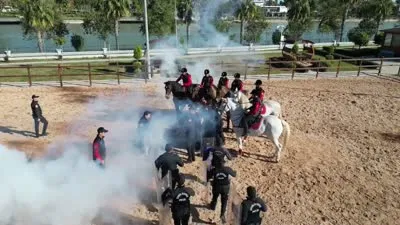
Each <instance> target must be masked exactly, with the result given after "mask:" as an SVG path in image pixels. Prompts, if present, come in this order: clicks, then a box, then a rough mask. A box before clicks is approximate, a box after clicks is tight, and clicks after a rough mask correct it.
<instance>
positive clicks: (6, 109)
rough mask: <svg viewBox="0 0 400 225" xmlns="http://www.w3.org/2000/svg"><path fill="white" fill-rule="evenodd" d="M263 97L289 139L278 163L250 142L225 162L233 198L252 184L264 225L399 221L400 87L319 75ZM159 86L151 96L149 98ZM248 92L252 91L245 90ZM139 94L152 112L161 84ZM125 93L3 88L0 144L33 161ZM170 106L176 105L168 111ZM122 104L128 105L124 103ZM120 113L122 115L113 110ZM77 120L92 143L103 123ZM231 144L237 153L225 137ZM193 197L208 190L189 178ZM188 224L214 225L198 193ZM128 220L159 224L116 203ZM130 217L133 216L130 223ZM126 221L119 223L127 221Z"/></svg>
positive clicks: (270, 85)
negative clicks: (40, 126)
mask: <svg viewBox="0 0 400 225" xmlns="http://www.w3.org/2000/svg"><path fill="white" fill-rule="evenodd" d="M265 83H266V85H265V87H264V88H265V90H266V93H267V94H266V96H268V97H270V98H271V99H274V100H277V101H278V102H280V103H281V104H282V107H283V115H284V119H285V120H286V121H287V122H288V123H289V124H290V126H291V130H292V135H291V137H290V139H289V146H288V148H287V149H286V150H285V152H284V154H283V157H282V161H281V162H280V163H278V164H276V163H271V162H269V160H268V157H269V156H271V155H272V153H273V147H272V144H271V143H270V142H269V141H266V140H264V139H262V138H250V139H249V142H248V143H247V145H246V146H245V151H247V152H249V155H246V156H243V157H240V158H235V159H234V160H233V161H232V162H230V163H229V165H230V166H231V167H232V168H234V169H235V170H237V171H238V178H237V181H239V182H238V183H240V185H239V187H240V189H238V191H239V193H240V194H241V195H242V196H244V193H245V187H246V186H247V185H255V186H256V187H257V189H258V192H259V195H260V196H261V197H262V198H263V199H265V200H266V201H267V203H268V207H269V211H268V213H267V214H266V215H265V217H264V218H265V219H264V222H263V224H296V225H297V224H307V225H308V224H362V225H368V224H381V225H383V224H391V225H392V224H397V223H398V221H399V219H400V189H399V187H400V179H399V178H400V172H399V169H398V168H400V114H399V112H400V83H396V82H391V81H386V80H381V79H361V78H360V79H343V80H341V79H336V80H332V79H325V80H296V81H271V82H265ZM154 88H157V90H158V89H160V90H161V91H158V92H157V93H156V94H150V92H151V91H152V90H153V89H154ZM247 88H250V86H249V85H247ZM136 90H144V92H145V94H146V93H147V94H146V95H148V97H149V96H150V97H149V98H152V99H153V100H152V101H149V102H146V103H145V105H154V106H156V105H157V104H159V103H160V102H162V101H165V100H164V97H163V93H162V91H163V88H162V87H161V86H159V87H156V85H155V84H148V85H147V86H145V85H144V84H143V87H139V88H138V89H136ZM130 91H131V87H127V86H120V87H107V88H84V87H76V88H64V89H62V88H50V87H35V88H2V89H0V95H1V96H2V99H3V103H2V111H1V113H0V114H1V116H0V118H2V119H1V120H0V140H1V141H0V143H1V144H5V145H7V146H9V147H15V148H18V149H20V150H22V151H33V154H34V155H35V156H40V155H41V154H43V153H44V152H45V149H46V147H47V146H49V144H50V143H52V142H54V141H57V140H60V139H61V137H62V135H65V134H69V133H71V132H72V130H74V132H75V131H76V129H73V128H76V127H75V126H74V127H71V126H70V124H72V123H74V124H76V121H77V120H78V119H79V120H81V121H82V118H80V115H82V114H83V113H84V112H85V111H86V110H87V109H86V107H87V106H86V103H88V102H90V101H91V100H93V99H94V98H96V97H107V96H112V95H115V94H119V95H121V94H128V93H129V92H130ZM32 94H37V95H40V96H41V97H40V101H41V106H42V108H43V111H44V115H45V116H46V118H47V119H48V120H49V122H50V126H49V133H50V135H49V136H48V137H45V138H39V139H35V138H33V137H31V136H32V135H33V133H32V130H33V121H32V118H31V112H30V107H29V104H30V96H31V95H32ZM171 106H172V105H171ZM120 107H121V108H123V107H124V103H121V104H120ZM116 110H118V109H116ZM85 122H86V123H83V122H81V123H79V124H80V128H81V129H79V132H78V134H79V136H81V137H82V138H83V140H87V141H88V142H89V141H91V140H92V138H93V137H92V136H93V135H92V134H93V131H92V130H94V128H96V127H97V125H98V124H99V121H94V120H87V121H85ZM226 135H227V136H228V139H227V147H228V148H231V149H236V148H237V146H236V143H235V140H234V139H233V138H232V137H233V135H232V134H230V133H227V134H226ZM200 168H201V162H200V160H197V161H196V162H195V163H192V164H188V165H186V166H185V167H184V169H183V172H184V173H185V174H187V177H191V178H196V177H200V176H202V174H200V173H199V171H200ZM188 186H190V187H193V188H194V189H195V190H196V191H199V192H200V191H201V190H204V187H203V186H202V185H201V184H200V183H199V182H197V181H196V179H189V181H188ZM193 204H194V205H196V206H197V210H196V212H197V213H196V215H194V221H198V222H203V223H210V222H211V221H215V220H217V217H218V216H217V213H213V212H211V211H209V210H207V209H205V208H204V207H202V206H203V205H205V204H206V202H204V200H203V199H202V198H201V196H197V197H196V198H195V199H194V201H193ZM118 205H120V206H121V205H124V206H121V207H122V208H123V210H122V211H123V214H124V215H128V219H126V220H129V221H130V222H126V224H128V223H129V224H137V223H139V224H156V223H157V220H158V218H157V212H156V210H155V209H154V208H151V207H150V206H149V204H145V205H140V206H133V205H131V204H126V203H125V204H123V203H118ZM132 218H136V219H132ZM123 221H125V220H123Z"/></svg>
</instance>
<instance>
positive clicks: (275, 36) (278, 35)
mask: <svg viewBox="0 0 400 225" xmlns="http://www.w3.org/2000/svg"><path fill="white" fill-rule="evenodd" d="M280 42H281V32H280V31H279V30H275V31H274V33H272V43H273V44H274V45H279V44H280Z"/></svg>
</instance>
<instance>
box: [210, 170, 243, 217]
mask: <svg viewBox="0 0 400 225" xmlns="http://www.w3.org/2000/svg"><path fill="white" fill-rule="evenodd" d="M229 176H232V177H236V171H234V170H232V169H231V168H229V167H226V166H223V164H222V163H217V164H216V165H215V167H214V168H213V169H211V173H210V177H208V178H207V180H209V179H212V182H211V183H212V194H213V196H212V200H211V203H210V209H211V210H215V207H216V205H217V200H218V197H219V196H220V195H221V215H220V218H221V221H222V223H226V218H225V212H226V206H227V204H228V197H229V190H230V183H231V182H230V177H229Z"/></svg>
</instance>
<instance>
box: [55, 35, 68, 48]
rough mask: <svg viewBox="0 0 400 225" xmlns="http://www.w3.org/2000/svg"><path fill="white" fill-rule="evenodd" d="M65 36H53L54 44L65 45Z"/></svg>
mask: <svg viewBox="0 0 400 225" xmlns="http://www.w3.org/2000/svg"><path fill="white" fill-rule="evenodd" d="M65 42H66V41H65V38H64V37H56V38H54V44H55V45H57V47H61V46H63V45H65Z"/></svg>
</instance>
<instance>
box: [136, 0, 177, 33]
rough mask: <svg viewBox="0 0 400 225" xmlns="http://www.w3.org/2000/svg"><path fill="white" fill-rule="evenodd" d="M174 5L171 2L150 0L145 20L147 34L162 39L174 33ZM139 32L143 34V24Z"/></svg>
mask: <svg viewBox="0 0 400 225" xmlns="http://www.w3.org/2000/svg"><path fill="white" fill-rule="evenodd" d="M174 8H175V4H174V1H173V0H161V1H160V0H150V1H148V5H147V19H148V22H149V24H148V26H149V33H150V34H151V35H154V36H157V37H162V36H164V35H166V34H171V33H173V32H175V16H174V14H175V10H174ZM140 31H141V32H142V33H143V34H145V33H146V29H145V26H144V22H143V23H142V25H141V26H140Z"/></svg>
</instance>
